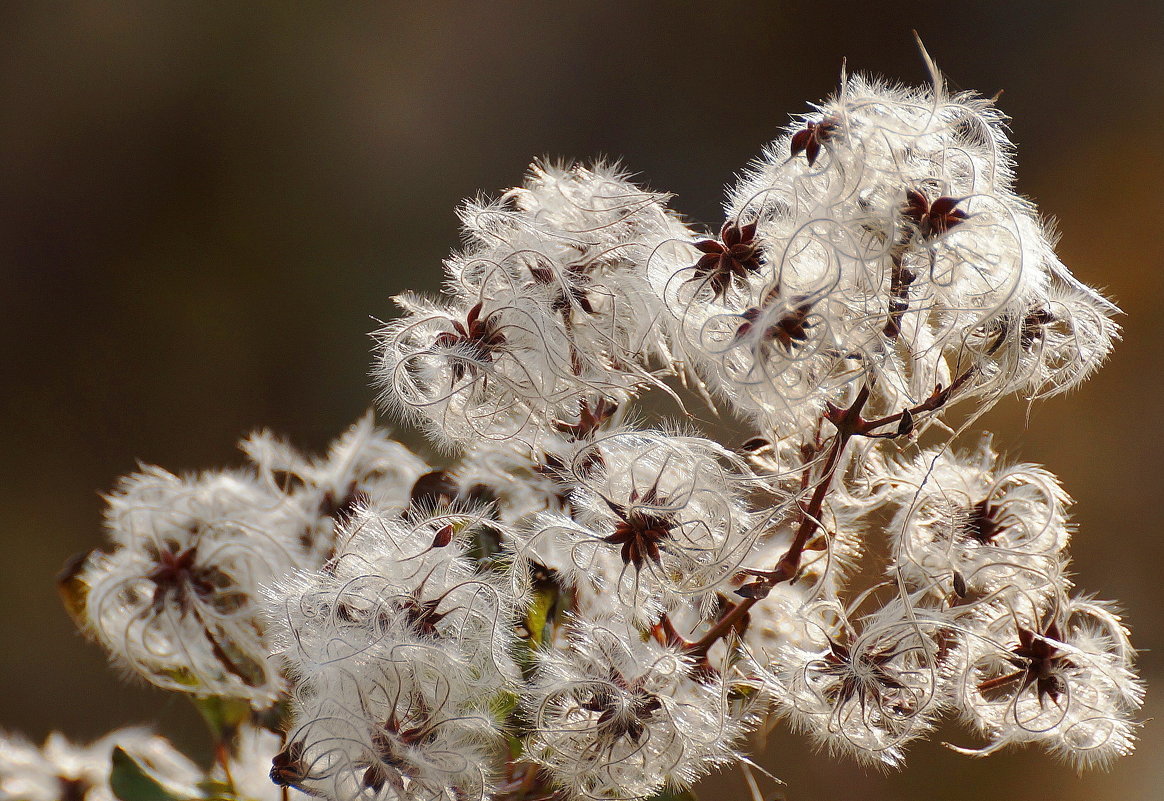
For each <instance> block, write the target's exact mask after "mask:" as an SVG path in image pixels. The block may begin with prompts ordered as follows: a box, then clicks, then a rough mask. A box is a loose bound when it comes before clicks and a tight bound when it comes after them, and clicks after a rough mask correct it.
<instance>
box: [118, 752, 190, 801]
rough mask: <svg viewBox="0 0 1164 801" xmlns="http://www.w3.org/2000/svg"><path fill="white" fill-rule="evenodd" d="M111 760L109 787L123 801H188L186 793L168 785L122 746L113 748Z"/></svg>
mask: <svg viewBox="0 0 1164 801" xmlns="http://www.w3.org/2000/svg"><path fill="white" fill-rule="evenodd" d="M111 761H112V765H113V767H112V770H111V771H110V773H109V788H110V789H111V790H113V794H114V795H115V796H117V797H118V798H119V799H121V801H186V795H185V794H179V793H176V792H174V791H173V790H171V789H169V788H168V787H166V786H165V785H164V784H162V783H161V782H160V781H159V780H158V779H156V778H154V777H153V776H152V775H150V773H149V771H148V770H146V769H145V768H144V767H143V766H142V765H141V764H140V763H139V762H138V761H137V760H136V759H134V758H133V757H132V756H130V755H129V754H128V753H127V752H126V751H125V750H124V749H123V748H122V747H121V746H117V747H116V748H114V749H113V757H112V759H111Z"/></svg>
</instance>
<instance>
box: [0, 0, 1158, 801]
mask: <svg viewBox="0 0 1164 801" xmlns="http://www.w3.org/2000/svg"><path fill="white" fill-rule="evenodd" d="M915 28H916V29H917V30H918V31H919V32H920V34H921V35H922V37H923V38H924V39H925V41H926V44H927V45H928V47H929V49H930V51H931V53H932V54H933V55H934V57H935V58H936V60H937V61H938V63H939V64H940V65H941V66H942V67H943V69H944V70H945V71H946V73H947V74H948V76H949V78H950V81H951V83H952V85H954V86H956V87H960V88H975V89H978V90H980V91H982V92H983V93H986V94H994V93H995V92H997V91H999V90H1004V94H1003V95H1002V98H1001V101H1000V102H1001V106H1002V108H1003V109H1004V110H1005V111H1006V112H1008V113H1009V114H1011V115H1012V116H1013V118H1014V124H1013V131H1014V136H1015V139H1016V140H1017V141H1018V143H1019V148H1020V149H1019V165H1020V169H1019V185H1020V189H1021V191H1023V192H1025V193H1027V194H1029V195H1031V196H1032V197H1034V198H1035V199H1036V200H1037V201H1038V202H1039V203H1040V204H1041V206H1042V208H1043V210H1044V211H1045V212H1046V213H1049V214H1053V215H1054V216H1055V217H1057V218H1058V220H1059V221H1060V225H1059V227H1060V229H1061V231H1062V241H1061V245H1060V251H1061V255H1062V256H1063V258H1064V260H1065V261H1066V262H1067V263H1068V264H1069V265H1070V266H1071V267H1072V268H1073V270H1074V271H1075V272H1076V274H1077V275H1078V276H1079V277H1080V278H1081V279H1083V280H1084V281H1087V282H1089V283H1093V284H1098V285H1102V286H1105V287H1107V289H1108V290H1109V291H1110V293H1111V294H1112V295H1113V296H1114V297H1115V298H1116V299H1117V300H1118V301H1119V302H1120V303H1121V304H1122V305H1123V308H1124V309H1125V310H1126V312H1127V315H1126V317H1125V319H1124V323H1125V326H1126V331H1125V341H1124V342H1123V343H1122V344H1121V345H1120V346H1119V348H1118V349H1117V350H1116V352H1115V355H1114V357H1113V358H1112V360H1111V362H1110V364H1109V365H1108V366H1107V367H1106V368H1105V369H1104V370H1103V371H1102V372H1101V373H1100V374H1099V376H1098V377H1097V378H1096V379H1095V380H1093V381H1091V382H1090V383H1089V384H1088V385H1086V386H1085V387H1084V388H1083V389H1081V390H1079V391H1077V392H1076V393H1074V394H1072V395H1070V396H1069V397H1065V398H1059V399H1055V400H1052V401H1050V402H1047V403H1044V404H1041V405H1039V406H1036V407H1034V408H1033V409H1029V410H1028V409H1027V408H1026V406H1024V405H1023V404H1022V403H1020V402H1018V401H1013V402H1009V403H1005V404H1003V406H1002V407H1001V408H999V409H998V410H996V412H994V413H992V414H991V415H990V417H989V418H987V420H986V421H985V423H986V425H988V426H991V427H993V428H995V429H997V430H998V431H999V432H1000V435H999V442H1000V444H1001V446H1002V448H1003V449H1004V450H1005V451H1006V452H1007V453H1009V454H1010V455H1011V456H1014V457H1016V458H1024V459H1030V460H1036V461H1040V462H1043V463H1045V464H1047V465H1048V466H1050V468H1051V469H1052V470H1054V471H1055V472H1056V473H1058V474H1059V475H1060V476H1061V477H1062V478H1063V480H1064V482H1065V484H1066V486H1067V488H1068V489H1069V490H1070V492H1071V493H1072V494H1073V495H1074V496H1075V497H1076V498H1077V499H1078V504H1077V506H1076V507H1075V515H1076V519H1077V520H1078V523H1079V526H1080V534H1079V536H1078V538H1077V540H1076V542H1075V545H1074V554H1075V559H1076V562H1075V570H1076V571H1077V574H1078V581H1079V584H1080V585H1081V586H1082V587H1083V588H1086V589H1089V590H1094V591H1096V592H1098V593H1099V594H1100V595H1101V596H1102V597H1105V598H1117V599H1120V600H1121V601H1122V603H1123V604H1124V606H1125V608H1126V610H1127V616H1128V619H1129V621H1130V622H1131V624H1132V626H1133V629H1134V634H1135V637H1136V642H1137V644H1138V645H1139V647H1140V648H1142V649H1144V651H1145V653H1144V654H1143V657H1142V667H1143V671H1144V674H1145V676H1146V678H1147V680H1148V682H1149V685H1150V687H1151V688H1152V691H1151V692H1150V694H1149V696H1148V697H1149V702H1148V706H1147V708H1146V710H1145V717H1161V712H1162V710H1164V701H1162V700H1161V699H1164V658H1162V657H1161V656H1160V650H1161V645H1162V643H1164V608H1162V605H1164V508H1162V496H1164V486H1162V483H1161V477H1162V470H1161V467H1162V456H1161V454H1162V453H1164V450H1162V447H1161V446H1162V444H1164V443H1162V442H1161V440H1162V439H1164V403H1162V402H1161V398H1162V397H1164V395H1162V390H1164V381H1162V379H1161V367H1160V366H1161V362H1162V356H1164V353H1162V351H1164V326H1162V325H1161V320H1162V318H1164V300H1162V297H1161V289H1162V287H1161V282H1162V276H1164V250H1162V245H1164V233H1162V232H1164V224H1162V212H1164V201H1162V199H1161V198H1162V197H1164V193H1162V192H1161V186H1162V185H1164V111H1162V109H1164V4H1161V3H1157V2H1137V3H1118V2H1116V3H1112V2H1108V3H1094V2H1046V3H1036V2H1015V1H1014V0H1011V2H983V1H982V0H977V1H976V2H972V3H970V2H947V3H935V2H928V3H916V4H914V3H894V4H889V3H885V4H881V3H869V2H863V3H852V2H839V1H838V0H829V1H828V2H825V1H824V0H820V1H819V2H804V3H793V2H767V3H755V4H738V5H737V4H732V3H715V4H711V3H706V4H691V3H681V2H673V1H672V2H653V3H652V2H626V1H625V0H623V2H588V3H575V2H570V3H565V2H562V3H557V2H551V3H546V2H531V3H508V2H506V3H502V2H489V3H455V4H449V5H443V4H440V3H428V2H426V3H421V2H416V3H399V2H390V3H389V2H383V3H367V4H341V3H283V2H245V3H239V2H190V3H184V2H165V3H158V2H152V1H147V0H142V2H127V1H126V0H108V1H107V2H100V3H98V2H81V1H80V0H54V1H53V2H29V3H20V2H5V3H3V5H2V6H0V399H2V400H0V403H2V406H0V410H2V415H0V430H2V431H3V434H2V436H3V442H2V444H0V448H2V450H0V453H2V455H3V458H0V543H2V548H0V643H2V646H0V727H5V728H9V729H16V730H22V731H24V732H27V733H28V734H29V735H30V736H32V737H34V738H37V739H39V738H41V737H43V736H44V735H45V734H46V733H47V732H48V731H49V730H51V729H62V730H64V731H66V732H67V733H69V734H70V735H72V736H75V737H78V738H91V737H95V736H97V735H98V734H100V733H102V732H103V731H105V730H107V729H108V728H111V727H113V726H116V725H119V724H124V723H128V722H140V721H154V722H157V725H159V726H161V727H163V728H164V729H165V730H167V731H170V732H173V733H175V737H176V739H178V740H179V741H180V742H182V743H184V744H186V745H188V746H190V747H192V748H194V749H196V750H197V749H202V751H203V752H205V748H206V744H205V742H204V740H203V739H202V735H201V731H200V728H199V724H198V722H197V721H196V719H195V717H194V715H193V714H192V713H191V712H190V710H189V709H187V706H186V705H185V703H184V702H183V701H182V700H181V699H175V698H172V697H169V696H166V695H164V694H162V693H160V692H155V691H153V690H151V689H149V688H145V687H140V686H129V685H126V684H124V683H122V682H120V681H119V680H118V679H117V677H116V676H115V675H114V674H113V673H112V672H111V671H109V670H108V669H107V668H106V665H105V662H104V658H103V656H102V655H101V653H100V652H99V651H98V650H97V649H96V648H95V647H93V646H91V645H88V644H86V643H84V642H83V641H82V640H81V639H80V638H79V637H78V636H77V635H75V634H74V632H73V630H72V626H71V624H70V623H69V621H68V620H67V618H66V616H65V614H64V613H63V612H62V611H61V608H60V605H59V603H58V601H57V598H56V595H55V590H54V587H53V576H54V573H55V572H56V570H57V569H58V568H59V567H60V565H61V564H62V563H63V562H64V560H65V559H66V558H67V557H68V556H70V555H71V554H73V553H75V552H77V551H81V550H86V549H88V548H91V547H93V546H95V545H97V544H98V542H99V538H100V536H101V530H100V513H101V501H100V498H99V492H101V491H106V490H108V489H110V488H111V487H112V484H113V482H114V480H115V478H116V477H117V476H119V475H121V474H123V473H125V472H127V471H130V470H133V469H134V467H135V464H136V460H139V459H140V460H143V461H146V462H152V463H157V464H161V465H164V466H166V467H168V468H170V469H173V470H192V469H197V468H202V467H211V466H218V465H225V464H234V463H237V461H238V454H237V452H236V451H235V449H234V443H235V441H236V439H237V438H238V437H239V436H240V435H241V434H243V433H245V432H247V431H249V430H252V429H254V428H256V427H259V426H270V427H272V428H273V429H275V430H276V431H279V432H283V433H285V434H287V435H288V436H290V437H291V438H292V439H293V440H294V441H296V442H298V443H300V444H302V445H303V446H305V447H308V448H311V449H319V448H321V447H323V446H324V445H325V444H326V442H327V441H328V439H329V438H330V437H331V436H333V435H335V434H337V433H338V432H339V431H341V430H342V429H343V428H344V427H345V426H346V425H348V424H349V423H350V422H352V421H353V420H354V419H356V418H357V417H358V416H359V415H360V414H361V412H362V411H363V410H364V409H365V408H367V406H368V405H369V404H370V403H371V400H372V395H373V393H372V391H371V390H370V389H369V388H368V385H367V384H368V382H367V377H366V371H367V368H368V365H369V363H370V362H369V352H370V340H369V339H368V336H367V332H368V331H370V330H371V329H373V328H374V327H375V322H374V321H373V319H372V318H373V317H379V318H387V317H389V316H390V315H392V314H393V308H392V305H391V304H390V302H389V297H390V296H391V295H393V294H394V293H396V292H398V291H401V290H403V289H405V288H414V289H421V290H433V289H435V288H436V287H437V285H438V282H439V280H440V274H441V273H440V264H441V259H442V258H443V257H444V256H445V255H446V254H447V253H448V251H449V250H450V249H451V248H453V247H455V246H456V244H457V242H458V234H457V229H456V223H455V219H454V215H453V209H454V207H455V206H456V204H457V203H458V201H459V200H460V199H461V198H463V197H466V196H470V195H474V194H476V193H478V192H479V191H485V192H496V191H499V190H501V189H503V188H505V187H507V186H510V185H512V184H514V183H515V182H518V181H519V180H520V179H521V175H522V172H523V169H524V168H525V166H526V164H527V163H528V161H529V160H530V159H531V157H533V156H538V155H549V156H555V157H558V156H561V157H578V158H588V157H593V156H597V155H603V154H605V155H613V156H620V157H622V158H623V159H624V161H625V164H626V165H627V166H628V167H629V168H631V169H633V170H635V171H636V172H638V174H639V176H640V178H641V179H642V180H643V181H644V182H646V183H648V184H649V185H651V186H652V187H654V188H658V189H666V190H670V191H673V192H675V193H677V198H676V200H675V204H674V205H675V207H676V208H677V209H679V210H682V211H683V212H684V213H686V214H687V215H689V217H690V218H691V219H693V220H695V221H701V222H704V223H708V224H718V220H719V219H720V214H719V210H718V204H719V201H720V197H721V194H722V186H723V184H724V183H725V182H726V181H728V180H730V178H731V176H732V174H733V172H734V171H736V170H738V169H739V168H740V167H741V166H742V165H744V164H745V162H746V161H747V160H748V159H749V158H751V157H752V156H753V155H755V154H756V153H758V151H759V149H760V147H761V146H762V145H763V144H764V142H765V141H767V140H768V139H770V138H772V137H773V136H774V135H775V134H776V132H777V129H778V127H779V126H781V125H782V124H784V123H785V121H786V120H787V115H788V114H790V113H794V112H801V111H804V110H806V102H808V101H812V100H816V99H820V98H822V97H824V96H825V95H826V94H828V93H829V92H830V91H831V90H832V89H833V88H834V87H835V85H836V82H837V78H838V75H839V71H840V68H841V62H842V58H844V57H848V60H849V65H850V66H851V68H855V69H861V70H869V71H875V72H879V73H883V74H886V75H888V76H892V77H895V78H900V79H902V80H905V81H909V82H922V81H924V80H925V79H926V75H925V72H924V69H923V66H922V62H921V59H920V58H919V57H918V56H917V53H916V50H915V47H914V44H913V38H912V35H911V33H910V31H911V29H915ZM412 441H413V442H415V439H413V440H412ZM946 737H949V738H955V739H957V740H958V741H959V742H962V743H969V742H970V741H971V738H970V737H969V735H967V734H964V733H961V732H958V731H953V730H951V731H945V732H942V733H941V734H940V735H939V736H938V737H937V738H935V742H931V743H927V744H923V745H919V746H917V747H915V748H914V749H912V756H911V759H910V762H909V766H908V767H907V769H906V770H905V771H904V772H901V773H894V774H878V773H867V772H863V771H861V770H860V769H858V768H856V767H854V766H853V765H849V764H844V763H840V762H837V761H835V760H832V759H829V758H827V756H825V755H820V754H813V753H812V752H811V750H810V749H808V748H806V747H805V745H804V743H803V742H801V741H800V740H799V739H797V738H794V737H791V736H789V735H786V734H780V733H777V734H775V735H774V736H773V737H772V739H771V741H770V743H769V746H768V748H767V750H766V751H765V752H764V753H762V754H761V755H760V756H759V757H758V758H757V761H758V762H759V763H760V764H761V765H763V766H764V767H765V768H767V769H769V770H771V771H772V772H773V773H775V774H776V775H778V776H779V777H781V778H782V779H784V780H785V781H786V782H787V785H786V786H785V787H783V788H777V787H776V786H775V785H773V784H771V783H767V784H765V785H764V786H765V788H766V789H765V792H766V793H769V794H770V795H771V796H778V795H779V794H780V793H783V794H784V797H786V798H787V799H790V801H834V800H835V801H842V799H843V800H844V801H850V800H852V801H880V800H882V799H884V800H886V801H889V800H890V799H894V800H896V799H906V800H908V799H939V800H941V801H946V800H949V801H954V800H955V799H975V801H979V800H980V799H983V798H1035V797H1054V798H1057V799H1062V800H1063V801H1068V800H1069V799H1088V800H1089V801H1095V799H1117V798H1118V799H1137V800H1140V799H1155V798H1164V721H1156V722H1149V723H1147V724H1146V726H1145V728H1144V730H1143V741H1142V744H1141V747H1140V750H1139V752H1138V753H1136V755H1135V756H1133V757H1131V758H1129V759H1126V760H1123V761H1121V762H1120V763H1118V764H1117V765H1116V767H1115V768H1114V769H1113V770H1112V771H1110V772H1109V773H1096V774H1088V775H1085V776H1083V777H1082V778H1079V777H1077V776H1076V775H1075V774H1074V773H1073V772H1072V771H1071V770H1070V769H1068V768H1066V767H1064V766H1061V765H1058V764H1055V763H1053V762H1052V761H1051V760H1050V759H1049V758H1047V757H1046V756H1044V755H1043V754H1042V753H1040V752H1036V751H1026V752H1021V753H1010V754H1005V755H1002V756H997V757H993V758H991V759H989V760H986V761H978V760H972V759H968V758H965V757H960V756H957V755H955V754H953V753H951V752H949V751H947V750H946V749H944V748H942V747H941V745H940V743H939V742H937V741H940V740H941V739H943V738H946ZM708 786H711V787H715V788H716V789H715V790H714V791H712V792H711V793H709V794H711V795H712V797H716V798H720V797H724V798H726V797H729V796H730V797H732V798H739V799H743V798H745V788H744V785H743V783H742V780H741V779H740V777H739V776H738V775H734V774H728V775H726V776H723V777H720V778H717V779H715V780H714V783H713V784H710V785H708ZM720 788H722V789H720Z"/></svg>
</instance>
